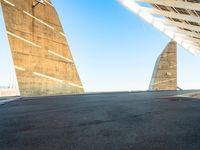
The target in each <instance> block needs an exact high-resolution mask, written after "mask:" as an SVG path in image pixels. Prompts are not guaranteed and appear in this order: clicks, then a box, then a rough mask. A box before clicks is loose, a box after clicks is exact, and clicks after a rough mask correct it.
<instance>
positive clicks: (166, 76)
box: [149, 41, 177, 90]
mask: <svg viewBox="0 0 200 150" xmlns="http://www.w3.org/2000/svg"><path fill="white" fill-rule="evenodd" d="M176 89H177V44H176V42H174V41H171V42H170V43H168V45H167V46H166V48H165V49H164V50H163V52H162V54H161V55H160V56H159V57H158V59H157V61H156V64H155V68H154V72H153V75H152V79H151V83H150V86H149V90H176Z"/></svg>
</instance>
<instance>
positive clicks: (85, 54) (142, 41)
mask: <svg viewBox="0 0 200 150" xmlns="http://www.w3.org/2000/svg"><path fill="white" fill-rule="evenodd" d="M52 2H53V4H54V6H55V8H56V10H57V12H58V14H59V16H60V20H61V22H62V25H63V28H64V31H65V33H66V36H67V38H68V39H67V40H68V42H69V45H70V48H71V52H72V54H73V57H74V60H75V63H76V66H77V69H78V71H79V75H80V77H81V80H82V83H83V86H84V88H85V90H86V91H89V92H91V91H124V90H147V89H148V86H149V82H150V80H151V75H152V72H153V68H154V64H155V61H156V59H157V57H158V55H159V54H160V53H161V52H162V50H163V48H164V47H165V46H166V44H167V42H168V41H170V40H169V39H168V38H167V37H165V36H164V35H163V34H162V33H160V32H159V31H157V30H156V29H154V28H153V27H152V26H151V25H149V24H146V23H145V22H144V21H143V20H141V19H140V18H139V17H137V16H136V15H134V14H132V13H131V12H129V11H128V10H127V9H126V8H124V7H123V6H121V5H120V4H119V3H118V2H117V1H116V0H64V1H58V0H52ZM0 38H2V36H0ZM0 50H1V51H3V50H4V48H3V46H2V44H1V49H0ZM4 51H5V50H4ZM3 53H4V52H3ZM8 60H9V59H6V57H1V58H0V61H1V62H7V61H8ZM6 66H7V65H6ZM199 66H200V56H193V55H192V54H190V53H188V52H187V51H186V50H184V49H182V48H181V47H178V85H179V86H180V87H181V88H183V89H197V88H198V89H200V69H199ZM0 69H1V70H0V72H1V74H6V73H3V72H5V71H4V70H7V69H6V67H5V66H4V68H2V65H0ZM2 76H3V75H2ZM4 80H5V79H4ZM0 81H2V80H0Z"/></svg>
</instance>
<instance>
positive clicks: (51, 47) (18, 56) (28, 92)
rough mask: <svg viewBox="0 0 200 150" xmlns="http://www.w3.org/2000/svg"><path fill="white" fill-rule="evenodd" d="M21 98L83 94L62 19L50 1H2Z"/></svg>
mask: <svg viewBox="0 0 200 150" xmlns="http://www.w3.org/2000/svg"><path fill="white" fill-rule="evenodd" d="M1 3H2V9H3V14H4V20H5V24H6V29H7V34H8V38H9V43H10V47H11V51H12V56H13V60H14V65H15V69H16V75H17V79H18V84H19V89H20V93H21V95H22V96H32V95H33V96H35V95H56V94H79V93H83V92H84V90H83V87H82V83H81V81H80V78H79V75H78V73H77V70H76V67H75V64H74V61H73V58H72V55H71V53H70V49H69V46H68V43H67V40H66V38H65V35H64V31H63V29H62V26H61V23H60V21H59V17H58V15H57V13H56V10H55V9H54V7H53V5H52V4H51V1H50V0H45V4H46V5H42V4H38V5H37V6H35V7H33V5H34V4H36V3H37V2H36V1H35V0H24V1H22V0H2V1H1Z"/></svg>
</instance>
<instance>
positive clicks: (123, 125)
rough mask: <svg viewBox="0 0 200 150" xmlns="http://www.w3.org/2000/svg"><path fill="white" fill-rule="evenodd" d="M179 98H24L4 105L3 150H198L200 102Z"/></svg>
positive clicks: (0, 115) (0, 118)
mask: <svg viewBox="0 0 200 150" xmlns="http://www.w3.org/2000/svg"><path fill="white" fill-rule="evenodd" d="M181 93H185V91H182V92H181ZM174 94H180V92H138V93H110V94H106V93H104V94H103V93H102V94H89V95H79V96H57V97H41V98H22V99H21V100H17V101H13V102H10V103H7V104H5V105H0V149H1V150H62V149H64V150H199V149H200V99H190V98H183V97H182V98H168V96H171V95H174Z"/></svg>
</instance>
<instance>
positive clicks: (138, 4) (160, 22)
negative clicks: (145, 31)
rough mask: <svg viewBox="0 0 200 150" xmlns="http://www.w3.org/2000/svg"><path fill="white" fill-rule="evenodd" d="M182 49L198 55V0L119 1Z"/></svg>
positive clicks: (199, 43)
mask: <svg viewBox="0 0 200 150" xmlns="http://www.w3.org/2000/svg"><path fill="white" fill-rule="evenodd" d="M119 2H120V3H121V4H123V5H124V6H125V7H127V8H128V9H129V10H131V11H132V12H134V13H135V14H137V15H139V16H140V17H141V18H142V19H144V20H145V21H146V22H148V23H150V24H152V25H153V26H154V27H155V28H157V29H158V30H159V31H161V32H163V33H164V34H165V35H167V36H168V37H169V38H171V39H173V40H174V41H176V42H177V43H178V44H179V45H181V46H182V47H183V48H185V49H187V50H188V51H190V52H192V53H194V54H197V53H200V0H119Z"/></svg>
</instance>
